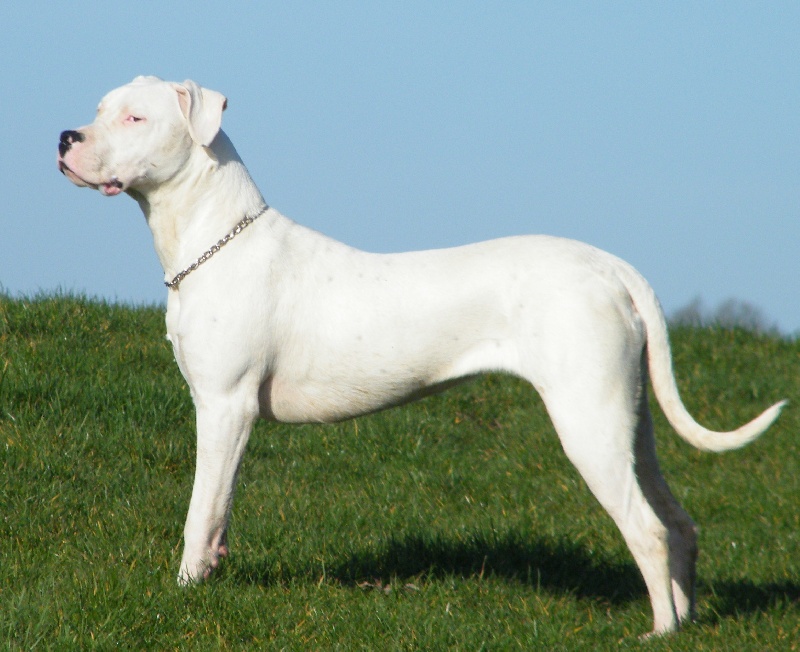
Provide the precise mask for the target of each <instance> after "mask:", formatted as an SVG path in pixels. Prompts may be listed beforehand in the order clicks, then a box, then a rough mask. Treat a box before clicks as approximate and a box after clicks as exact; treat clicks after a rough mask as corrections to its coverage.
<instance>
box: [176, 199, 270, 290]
mask: <svg viewBox="0 0 800 652" xmlns="http://www.w3.org/2000/svg"><path fill="white" fill-rule="evenodd" d="M268 208H269V206H264V207H263V208H262V209H261V210H260V211H259V212H258V213H256V214H255V215H253V216H252V217H250V216H249V215H245V216H244V217H243V218H242V220H241V222H239V223H238V224H237V225H236V226H234V227H233V228H232V229H231V230H230V231H228V232H227V233H226V234H225V235H224V236H222V238H220V239H219V240H218V241H217V244H215V245H212V247H211V248H210V249H209V250H208V251H206V252H204V253H203V254H202V255H201V256H200V257H199V258H198V259H197V260H195V261H194V262H193V263H192V264H191V265H189V267H187V268H186V269H184V270H183V271H182V272H179V273H178V274H177V275H176V276H175V278H173V279H172V280H171V281H164V285H166V286H167V287H168V288H169V289H170V290H177V289H178V286H179V285H180V284H181V281H182V280H183V279H185V278H186V277H187V276H189V274H191V273H192V272H193V271H194V270H196V269H197V268H198V267H200V265H202V264H203V263H204V262H206V261H207V260H208V259H209V258H211V256H213V255H214V254H215V253H217V252H218V251H219V250H220V249H222V247H224V246H225V245H226V244H228V243H229V242H230V241H231V240H233V239H234V238H235V237H236V236H237V235H239V234H240V233H241V232H242V231H244V230H245V229H246V228H247V227H248V226H250V225H251V224H252V223H253V222H255V221H256V219H257V218H259V217H261V216H262V215H263V214H264V213H266V211H267V209H268Z"/></svg>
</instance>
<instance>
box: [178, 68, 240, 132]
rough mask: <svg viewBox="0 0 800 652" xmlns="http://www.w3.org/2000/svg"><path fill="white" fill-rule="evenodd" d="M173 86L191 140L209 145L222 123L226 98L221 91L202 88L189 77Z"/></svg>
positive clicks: (226, 102) (226, 103)
mask: <svg viewBox="0 0 800 652" xmlns="http://www.w3.org/2000/svg"><path fill="white" fill-rule="evenodd" d="M173 86H174V88H175V90H176V91H177V93H178V103H179V104H180V107H181V111H182V112H183V115H184V117H185V118H186V122H187V123H188V125H189V135H190V136H191V137H192V140H193V141H194V142H196V143H197V144H198V145H202V146H203V147H208V146H210V145H211V143H212V142H213V140H214V138H216V136H217V132H218V131H219V127H220V125H221V124H222V112H223V111H224V110H225V108H226V107H227V105H228V100H227V99H226V98H225V96H224V95H223V94H222V93H217V91H212V90H209V89H208V88H203V87H202V86H199V85H198V84H196V83H194V82H193V81H192V80H191V79H187V80H186V81H185V82H183V83H182V84H173Z"/></svg>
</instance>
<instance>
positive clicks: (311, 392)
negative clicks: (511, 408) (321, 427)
mask: <svg viewBox="0 0 800 652" xmlns="http://www.w3.org/2000/svg"><path fill="white" fill-rule="evenodd" d="M439 353H440V354H441V351H439ZM452 353H453V355H450V356H447V357H444V358H439V359H438V360H437V364H436V365H423V364H419V365H414V364H413V363H412V364H398V365H396V366H395V365H387V366H386V367H384V368H380V369H373V370H370V371H369V372H366V371H364V370H362V369H359V368H358V365H352V366H347V367H346V368H342V369H338V370H335V371H336V372H335V373H329V374H320V376H319V377H313V378H307V379H304V380H299V379H297V378H292V377H291V376H290V375H288V374H280V373H277V374H274V375H272V376H270V377H269V378H268V379H267V380H266V381H265V382H264V383H263V384H262V385H261V388H260V391H259V406H260V410H261V416H262V417H264V418H266V419H269V420H275V421H284V422H292V423H308V422H323V423H329V422H334V421H342V420H344V419H349V418H351V417H355V416H359V415H363V414H368V413H371V412H377V411H379V410H383V409H385V408H390V407H394V406H396V405H401V404H403V403H408V402H411V401H415V400H417V399H419V398H423V397H425V396H429V395H430V394H435V393H437V392H440V391H443V390H445V389H447V388H449V387H452V386H454V385H457V384H459V383H461V382H464V381H465V380H468V379H470V378H472V377H474V376H476V375H478V374H480V373H482V372H487V371H501V372H508V373H518V369H517V360H518V353H517V349H516V346H515V344H514V343H513V342H512V341H510V340H484V341H482V342H479V343H477V344H475V345H473V346H471V347H470V348H469V349H467V350H464V351H459V352H458V353H455V352H452ZM431 357H435V356H434V355H432V356H431ZM351 362H352V361H351Z"/></svg>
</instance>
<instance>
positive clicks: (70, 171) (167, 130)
mask: <svg viewBox="0 0 800 652" xmlns="http://www.w3.org/2000/svg"><path fill="white" fill-rule="evenodd" d="M226 104H227V100H226V99H225V97H224V96H223V95H221V94H220V93H217V92H216V91H212V90H209V89H207V88H202V87H201V86H199V85H198V84H196V83H195V82H193V81H191V80H187V81H185V82H183V83H182V84H179V83H176V82H166V81H163V80H161V79H159V78H157V77H137V78H136V79H134V80H133V81H132V82H131V83H130V84H126V85H125V86H122V87H120V88H117V89H115V90H113V91H111V92H110V93H108V95H106V96H105V97H104V98H103V99H102V100H101V102H100V104H99V106H98V107H97V116H96V117H95V119H94V122H92V123H91V124H90V125H87V126H85V127H80V128H79V129H74V130H67V131H64V132H62V133H61V138H60V140H59V144H58V159H57V161H58V168H59V170H61V172H63V173H64V175H66V177H67V178H68V179H69V180H70V181H72V182H73V183H74V184H76V185H78V186H87V187H90V188H94V189H96V190H99V191H100V192H101V193H103V194H104V195H107V196H113V195H118V194H119V193H120V192H123V191H130V190H135V191H140V192H146V191H147V190H148V189H149V188H154V187H158V186H160V185H162V184H164V183H166V182H167V181H169V180H170V179H172V178H173V177H175V176H176V175H177V174H178V173H179V172H180V171H181V170H182V169H183V168H184V167H185V166H186V165H187V162H188V161H189V159H190V158H191V156H192V154H193V152H195V151H196V150H198V149H205V148H208V147H210V146H211V143H212V142H213V141H214V139H215V138H216V136H217V134H218V133H219V130H220V125H221V123H222V112H223V111H224V110H225V107H226ZM206 158H207V157H206Z"/></svg>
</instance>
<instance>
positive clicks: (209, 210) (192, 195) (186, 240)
mask: <svg viewBox="0 0 800 652" xmlns="http://www.w3.org/2000/svg"><path fill="white" fill-rule="evenodd" d="M128 194H129V195H130V196H131V197H133V198H134V199H136V201H137V202H138V203H139V206H140V207H141V209H142V212H143V213H144V215H145V218H146V220H147V224H148V226H149V227H150V231H151V232H152V234H153V243H154V245H155V249H156V254H157V255H158V258H159V260H160V261H161V267H162V268H163V269H164V275H165V278H167V279H172V278H173V277H174V275H175V274H177V273H178V272H179V271H181V270H183V269H185V268H186V267H187V266H188V265H189V264H190V263H191V262H192V261H193V260H195V259H196V258H197V257H198V256H200V255H201V254H202V253H203V252H204V251H205V250H207V249H208V248H209V247H210V246H211V245H213V244H214V243H215V242H217V240H218V239H219V238H221V237H222V236H223V235H224V234H225V233H227V232H228V231H229V230H230V229H231V228H232V227H233V226H234V225H235V224H237V223H238V222H239V221H240V220H241V219H242V218H243V217H244V216H245V215H249V214H254V213H255V212H258V210H259V209H260V207H261V206H263V205H264V204H265V202H264V199H263V197H262V196H261V193H260V192H259V191H258V188H257V187H256V185H255V183H253V180H252V178H251V177H250V173H249V172H248V171H247V168H246V167H245V166H244V163H242V160H241V158H239V155H238V153H237V152H236V149H235V148H234V147H233V144H232V143H231V141H230V140H229V139H228V137H227V136H226V135H225V133H224V132H222V131H220V132H219V134H218V135H217V137H216V138H215V140H214V142H213V143H212V144H211V147H208V148H204V147H200V146H199V145H198V146H196V147H194V148H193V150H192V152H191V154H190V156H189V160H188V161H187V163H186V165H185V166H184V167H183V168H182V169H181V171H180V172H179V173H178V174H177V175H176V176H175V177H174V178H172V179H171V180H170V181H169V182H167V183H164V184H161V185H160V186H158V187H157V188H153V189H149V188H147V187H141V188H134V189H130V190H129V191H128Z"/></svg>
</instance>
